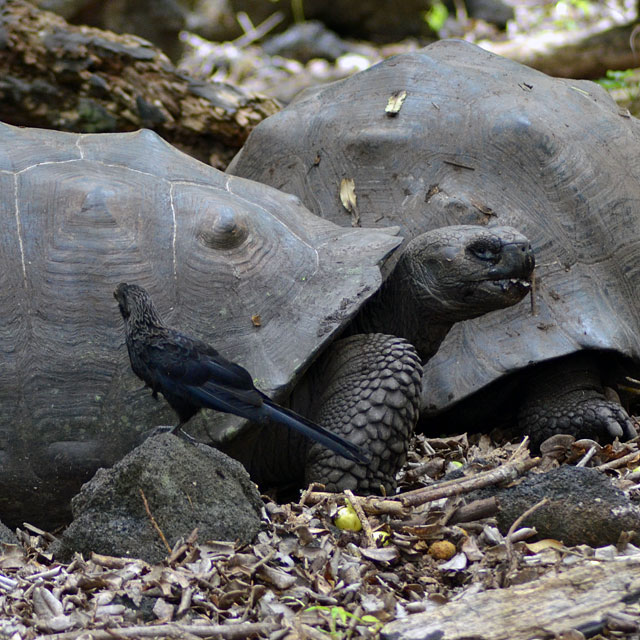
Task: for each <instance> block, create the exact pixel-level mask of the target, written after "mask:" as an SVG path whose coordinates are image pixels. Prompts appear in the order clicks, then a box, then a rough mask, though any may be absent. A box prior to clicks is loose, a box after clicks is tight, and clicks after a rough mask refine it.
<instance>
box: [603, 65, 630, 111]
mask: <svg viewBox="0 0 640 640" xmlns="http://www.w3.org/2000/svg"><path fill="white" fill-rule="evenodd" d="M596 82H597V83H598V84H599V85H600V86H601V87H603V88H604V89H606V90H607V91H608V92H609V94H610V95H611V97H612V98H613V99H614V100H615V101H616V102H617V103H618V105H619V106H620V107H622V108H623V109H628V110H629V112H630V113H631V115H633V116H635V117H636V118H637V117H640V69H625V70H613V69H609V70H608V71H607V73H606V75H605V77H604V78H600V80H596Z"/></svg>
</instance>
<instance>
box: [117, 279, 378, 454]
mask: <svg viewBox="0 0 640 640" xmlns="http://www.w3.org/2000/svg"><path fill="white" fill-rule="evenodd" d="M113 295H114V297H115V299H116V300H117V301H118V306H119V307H120V313H121V314H122V317H123V319H124V326H125V332H126V342H127V349H128V351H129V359H130V360H131V368H132V369H133V372H134V373H135V374H136V375H137V376H138V377H139V378H140V379H142V380H143V381H144V382H145V383H146V384H147V385H148V386H149V387H151V390H152V392H153V396H154V398H157V397H158V391H159V392H160V393H161V394H162V395H163V396H164V397H165V399H166V400H167V402H168V403H169V404H170V405H171V407H172V408H173V410H174V411H175V412H176V413H177V414H178V418H179V420H180V422H179V424H178V425H177V426H176V427H174V428H173V429H172V433H175V432H176V431H178V430H180V429H181V428H182V427H183V426H184V425H185V424H186V423H187V422H188V421H189V420H190V419H191V418H192V417H193V416H194V415H195V414H196V413H198V411H200V409H203V408H205V409H215V410H216V411H223V412H225V413H233V414H235V415H237V416H241V417H243V418H247V419H248V420H251V421H253V422H258V423H266V422H268V421H269V420H273V421H275V422H280V423H282V424H284V425H287V426H288V427H291V428H293V429H297V430H298V431H300V432H301V433H303V434H304V435H305V436H307V437H308V438H311V439H312V440H315V441H316V442H319V443H320V444H322V445H324V446H325V447H327V448H329V449H331V450H332V451H335V452H336V453H338V454H340V455H341V456H344V457H345V458H348V459H349V460H353V461H354V462H363V463H366V462H368V461H369V458H368V456H367V455H366V454H365V453H364V451H363V450H362V449H361V448H360V447H358V446H357V445H355V444H353V443H351V442H349V441H348V440H345V439H344V438H341V437H340V436H338V435H336V434H334V433H331V431H328V430H327V429H324V428H323V427H321V426H319V425H317V424H315V423H314V422H311V421H310V420H307V419H306V418H304V417H303V416H301V415H298V414H297V413H295V412H293V411H291V410H290V409H285V408H284V407H281V406H279V405H277V404H276V403H275V402H273V401H272V400H271V399H270V398H268V397H267V396H266V395H265V394H264V393H262V392H261V391H259V390H258V389H256V387H255V386H254V385H253V380H252V379H251V374H250V373H249V372H248V371H247V370H246V369H244V368H243V367H241V366H240V365H238V364H236V363H235V362H231V361H229V360H227V359H226V358H224V357H223V356H221V355H220V354H219V353H218V352H217V351H216V350H215V349H214V348H213V347H212V346H210V345H208V344H207V343H206V342H203V341H202V340H197V339H195V338H190V337H189V336H186V335H184V334H182V333H180V332H178V331H176V330H175V329H170V328H169V327H167V326H166V325H165V324H164V323H163V321H162V319H161V318H160V316H159V314H158V312H157V311H156V308H155V306H154V304H153V302H152V300H151V297H150V296H149V294H148V293H147V292H146V290H145V289H143V288H142V287H140V286H138V285H136V284H126V283H124V282H122V283H120V284H119V285H118V286H117V287H116V289H115V291H114V292H113Z"/></svg>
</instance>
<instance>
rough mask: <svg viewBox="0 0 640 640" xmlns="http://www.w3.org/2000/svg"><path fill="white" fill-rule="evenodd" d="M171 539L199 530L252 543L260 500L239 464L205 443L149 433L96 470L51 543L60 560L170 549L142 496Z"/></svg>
mask: <svg viewBox="0 0 640 640" xmlns="http://www.w3.org/2000/svg"><path fill="white" fill-rule="evenodd" d="M141 490H142V491H143V492H144V495H145V497H146V499H147V501H148V504H149V509H150V511H151V514H152V515H153V517H154V519H155V521H156V522H157V524H158V526H159V527H160V529H161V530H162V532H163V533H164V535H165V537H166V539H167V541H168V542H169V544H170V545H172V546H173V545H174V544H175V543H176V541H177V540H178V538H180V537H186V536H188V535H189V534H190V533H191V532H192V531H193V529H195V528H196V527H197V528H198V539H199V540H200V541H203V540H231V541H233V540H238V541H240V542H241V543H246V542H250V541H251V540H252V539H253V537H254V536H255V535H256V533H257V531H258V528H259V526H260V514H261V509H262V501H261V500H260V495H259V493H258V490H257V488H256V486H255V485H254V484H253V483H252V482H251V481H250V480H249V475H248V474H247V472H246V471H245V470H244V468H243V467H242V465H241V464H240V463H238V462H236V461H235V460H232V459H231V458H229V457H227V456H226V455H224V454H223V453H220V452H219V451H217V450H216V449H212V448H210V447H207V446H204V445H193V444H191V443H188V442H185V441H184V440H182V439H181V438H177V437H176V436H173V435H171V434H163V435H159V436H155V437H152V438H148V439H147V440H145V441H144V442H143V443H142V444H141V445H140V446H139V447H137V448H136V449H134V450H133V451H132V452H131V453H129V454H128V455H127V456H126V457H125V458H123V459H122V460H121V461H120V462H118V463H117V464H116V465H114V466H113V467H112V468H111V469H99V470H98V472H97V473H96V475H95V476H94V477H93V479H92V480H91V481H90V482H88V483H87V484H85V485H84V486H83V487H82V490H81V491H80V493H79V494H78V495H77V496H76V497H75V498H74V499H73V501H72V510H73V514H74V520H73V522H72V523H71V524H70V525H69V527H68V528H67V529H66V530H65V532H64V534H63V536H62V538H61V540H60V541H59V542H58V543H56V545H55V546H54V553H55V554H56V556H57V558H58V559H63V560H64V559H68V558H69V557H70V556H71V555H72V553H73V552H74V551H78V552H80V553H83V554H89V553H90V552H91V551H95V552H96V553H102V554H106V555H115V556H126V557H137V558H142V559H143V560H146V561H148V562H158V561H160V560H162V559H163V558H164V557H166V555H167V549H166V548H165V546H164V545H163V543H162V541H161V539H160V536H159V534H158V532H157V531H156V529H155V528H154V527H153V525H152V523H151V521H150V519H149V516H148V514H147V512H146V510H145V506H144V503H143V500H142V496H141Z"/></svg>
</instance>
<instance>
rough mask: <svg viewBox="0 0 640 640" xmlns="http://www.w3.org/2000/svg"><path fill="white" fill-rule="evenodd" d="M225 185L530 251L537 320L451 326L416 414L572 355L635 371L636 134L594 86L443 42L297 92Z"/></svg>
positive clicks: (639, 248) (354, 221)
mask: <svg viewBox="0 0 640 640" xmlns="http://www.w3.org/2000/svg"><path fill="white" fill-rule="evenodd" d="M228 172H229V173H233V174H234V175H240V176H244V177H248V178H251V179H253V180H258V181H260V182H263V183H265V184H269V185H272V186H275V187H277V188H279V189H282V190H284V191H286V192H288V193H292V194H295V195H297V196H299V197H300V198H301V199H302V201H303V203H304V204H305V205H306V206H307V207H309V208H310V209H311V210H312V211H314V212H315V213H317V214H318V215H322V216H324V217H325V218H327V219H329V220H331V221H333V222H336V223H337V224H341V225H344V226H351V225H357V226H363V227H376V226H384V225H390V224H397V225H400V227H401V229H402V232H401V233H402V235H404V237H405V238H411V237H413V236H415V235H417V234H419V233H422V232H424V231H427V230H429V229H432V228H435V227H440V226H444V225H449V224H485V225H488V226H493V225H510V226H512V227H515V228H516V229H518V230H519V231H521V232H522V233H524V234H525V235H526V236H527V237H528V238H529V239H530V240H531V242H532V246H533V248H534V252H535V254H536V265H537V266H536V273H537V291H536V293H535V310H533V311H532V312H530V313H523V309H522V308H521V307H513V308H511V309H504V310H502V311H497V312H494V313H491V314H489V315H487V316H483V317H481V318H478V319H475V320H470V321H467V322H463V323H459V324H457V325H456V326H455V327H454V328H453V330H452V331H451V332H450V334H449V335H448V336H447V338H446V339H445V341H444V343H443V344H442V345H441V347H440V349H439V351H438V353H437V354H436V355H435V356H434V357H433V358H432V359H431V360H430V361H429V362H428V363H427V365H426V367H425V378H424V384H423V405H424V407H423V409H424V410H425V411H428V412H429V411H433V412H438V411H441V410H443V409H444V408H446V407H448V406H449V405H451V404H452V403H454V402H456V401H458V400H460V399H462V398H465V397H467V396H468V395H469V394H472V393H473V392H475V391H477V390H479V389H482V388H484V387H485V385H488V384H489V383H491V382H492V381H496V380H497V379H499V378H500V377H501V376H503V375H504V374H506V373H509V372H514V371H516V370H519V369H522V368H524V367H527V366H528V365H530V364H531V363H535V362H540V361H542V360H547V359H550V358H555V357H559V356H562V355H565V354H569V353H572V352H575V351H577V350H581V349H599V350H600V349H601V350H614V351H617V352H619V353H621V354H624V355H625V356H629V357H631V358H633V359H635V360H636V361H638V360H640V342H639V336H640V326H639V318H640V309H639V305H638V297H637V291H638V289H639V286H640V266H639V265H640V263H639V261H638V256H640V122H639V121H638V120H636V119H635V118H633V117H631V116H630V115H629V113H628V112H627V111H626V110H623V109H620V108H619V107H618V106H617V105H616V104H615V102H614V101H613V100H612V99H611V98H610V97H609V96H608V95H607V94H606V92H605V91H604V90H603V89H602V88H600V87H599V86H598V85H596V84H594V83H591V82H587V81H579V80H567V79H557V78H551V77H549V76H547V75H545V74H543V73H540V72H538V71H535V70H533V69H530V68H528V67H525V66H523V65H521V64H518V63H517V62H514V61H511V60H508V59H506V58H503V57H500V56H497V55H494V54H492V53H489V52H487V51H485V50H483V49H481V48H479V47H477V46H475V45H472V44H469V43H466V42H462V41H454V40H446V41H440V42H437V43H435V44H433V45H430V46H428V47H426V48H424V49H422V50H419V51H416V52H413V53H407V54H402V55H398V56H396V57H393V58H390V59H388V60H386V61H384V62H381V63H379V64H377V65H375V66H374V67H371V68H370V69H368V70H366V71H363V72H360V73H358V74H356V75H354V76H352V77H350V78H348V79H345V80H342V81H339V82H336V83H333V84H330V85H327V86H323V87H320V88H315V89H311V90H307V91H305V92H303V93H302V94H301V95H300V96H299V97H298V98H297V99H296V100H295V101H294V102H293V103H291V104H290V105H289V106H288V107H287V108H285V109H284V110H283V111H281V112H279V113H277V114H275V115H273V116H271V117H269V118H268V119H266V120H265V121H264V122H262V123H261V124H260V125H258V126H257V127H256V129H255V130H254V131H253V132H252V134H251V135H250V137H249V139H248V141H247V143H246V144H245V146H244V147H243V149H242V150H241V151H240V152H239V154H238V155H237V156H236V158H235V159H234V161H233V162H232V164H231V166H230V167H229V169H228ZM350 181H352V182H350ZM345 184H346V185H349V184H350V185H351V191H352V192H353V194H354V195H355V203H356V205H355V206H349V205H350V200H351V201H353V199H354V198H353V196H352V197H351V198H350V200H347V201H346V204H345V198H344V193H345V190H344V187H345ZM341 196H342V197H341ZM387 264H389V263H387Z"/></svg>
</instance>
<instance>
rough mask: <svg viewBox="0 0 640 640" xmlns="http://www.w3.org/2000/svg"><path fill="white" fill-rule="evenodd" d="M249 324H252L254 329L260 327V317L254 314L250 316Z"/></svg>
mask: <svg viewBox="0 0 640 640" xmlns="http://www.w3.org/2000/svg"><path fill="white" fill-rule="evenodd" d="M251 324H253V326H254V327H261V326H262V318H261V317H260V315H259V314H257V313H256V314H254V315H252V316H251Z"/></svg>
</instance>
